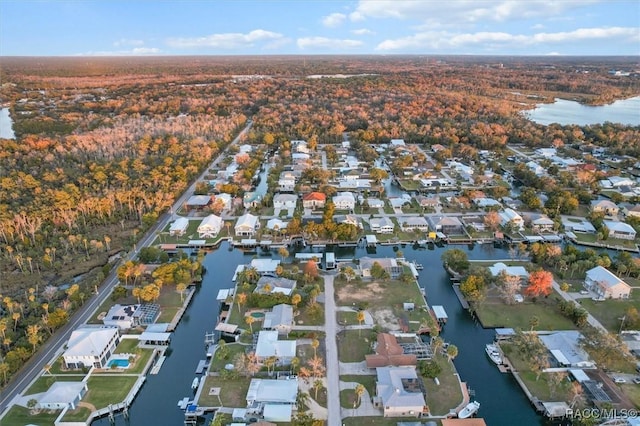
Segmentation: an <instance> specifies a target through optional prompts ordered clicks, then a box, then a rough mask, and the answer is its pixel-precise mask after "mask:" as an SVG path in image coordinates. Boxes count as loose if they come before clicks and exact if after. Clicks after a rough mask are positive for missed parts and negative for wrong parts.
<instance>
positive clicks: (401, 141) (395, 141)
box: [390, 139, 405, 148]
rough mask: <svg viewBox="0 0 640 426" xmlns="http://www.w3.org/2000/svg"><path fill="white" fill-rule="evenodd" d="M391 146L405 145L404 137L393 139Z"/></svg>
mask: <svg viewBox="0 0 640 426" xmlns="http://www.w3.org/2000/svg"><path fill="white" fill-rule="evenodd" d="M390 145H391V147H393V148H397V147H399V146H405V143H404V139H391V143H390Z"/></svg>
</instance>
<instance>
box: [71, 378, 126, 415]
mask: <svg viewBox="0 0 640 426" xmlns="http://www.w3.org/2000/svg"><path fill="white" fill-rule="evenodd" d="M137 379H138V377H137V376H113V375H111V376H91V377H89V379H88V380H87V385H88V387H89V391H88V392H87V394H86V395H85V397H84V398H83V399H82V400H83V401H84V402H87V403H89V404H93V405H94V406H95V407H96V409H98V410H99V409H101V408H105V407H108V406H109V404H117V403H119V402H122V401H124V399H125V398H126V397H127V395H128V394H129V391H130V390H131V388H132V387H133V385H134V383H135V382H136V380H137Z"/></svg>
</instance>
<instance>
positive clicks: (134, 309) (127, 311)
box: [102, 305, 140, 330]
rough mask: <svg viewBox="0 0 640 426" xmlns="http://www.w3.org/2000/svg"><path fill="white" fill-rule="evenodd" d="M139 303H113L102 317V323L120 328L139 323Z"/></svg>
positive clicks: (123, 328)
mask: <svg viewBox="0 0 640 426" xmlns="http://www.w3.org/2000/svg"><path fill="white" fill-rule="evenodd" d="M139 317H140V305H113V306H112V307H111V308H110V309H109V311H108V312H107V314H106V315H105V316H104V318H103V319H102V323H103V324H104V325H106V326H110V327H118V328H119V329H120V330H128V329H130V328H132V327H135V326H137V325H139V322H138V319H139Z"/></svg>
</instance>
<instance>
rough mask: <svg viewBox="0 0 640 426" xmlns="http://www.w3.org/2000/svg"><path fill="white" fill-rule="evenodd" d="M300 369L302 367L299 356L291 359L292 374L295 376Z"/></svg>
mask: <svg viewBox="0 0 640 426" xmlns="http://www.w3.org/2000/svg"><path fill="white" fill-rule="evenodd" d="M299 367H300V358H298V357H297V356H294V357H293V358H291V372H292V373H294V374H295V373H296V371H297V370H298V368H299Z"/></svg>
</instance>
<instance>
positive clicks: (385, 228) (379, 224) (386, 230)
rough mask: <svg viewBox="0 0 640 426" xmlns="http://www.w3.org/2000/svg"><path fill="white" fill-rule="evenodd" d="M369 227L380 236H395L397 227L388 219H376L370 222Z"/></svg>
mask: <svg viewBox="0 0 640 426" xmlns="http://www.w3.org/2000/svg"><path fill="white" fill-rule="evenodd" d="M369 227H371V230H372V231H373V232H376V233H378V234H393V230H394V228H395V225H394V223H393V221H392V220H391V219H389V218H388V217H374V218H372V219H370V220H369Z"/></svg>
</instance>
